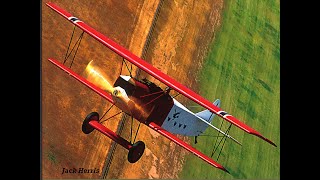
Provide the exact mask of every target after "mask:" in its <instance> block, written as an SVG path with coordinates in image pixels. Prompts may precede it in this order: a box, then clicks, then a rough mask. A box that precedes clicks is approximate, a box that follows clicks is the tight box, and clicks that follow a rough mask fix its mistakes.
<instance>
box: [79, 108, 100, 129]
mask: <svg viewBox="0 0 320 180" xmlns="http://www.w3.org/2000/svg"><path fill="white" fill-rule="evenodd" d="M90 121H99V114H98V113H97V112H91V113H89V114H88V115H87V117H86V118H85V119H84V120H83V123H82V132H84V133H85V134H89V133H91V132H92V131H93V130H94V128H93V127H92V126H91V125H90V124H89V122H90Z"/></svg>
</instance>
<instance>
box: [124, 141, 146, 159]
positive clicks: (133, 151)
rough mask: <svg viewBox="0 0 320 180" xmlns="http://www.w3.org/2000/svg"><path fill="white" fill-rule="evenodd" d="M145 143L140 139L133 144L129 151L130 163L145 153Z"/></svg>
mask: <svg viewBox="0 0 320 180" xmlns="http://www.w3.org/2000/svg"><path fill="white" fill-rule="evenodd" d="M145 147H146V146H145V144H144V142H142V141H138V142H136V143H134V144H133V145H132V147H131V148H130V149H129V153H128V161H129V162H130V163H135V162H137V161H138V160H139V159H140V158H141V156H142V155H143V152H144V149H145Z"/></svg>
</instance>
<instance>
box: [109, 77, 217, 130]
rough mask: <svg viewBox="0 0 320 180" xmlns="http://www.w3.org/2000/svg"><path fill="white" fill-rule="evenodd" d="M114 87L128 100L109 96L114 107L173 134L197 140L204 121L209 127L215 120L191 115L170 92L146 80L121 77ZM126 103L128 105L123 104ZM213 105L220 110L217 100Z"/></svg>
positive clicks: (203, 114) (202, 114)
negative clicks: (195, 137) (194, 137)
mask: <svg viewBox="0 0 320 180" xmlns="http://www.w3.org/2000/svg"><path fill="white" fill-rule="evenodd" d="M113 87H116V88H115V89H116V91H122V93H124V96H126V97H128V98H118V97H117V96H116V95H114V93H112V99H113V100H114V102H115V104H114V105H115V106H117V107H118V108H119V109H121V110H123V111H124V112H126V113H127V114H129V115H130V116H133V118H135V119H137V120H138V121H140V122H141V123H144V124H149V123H150V122H153V123H155V124H157V125H158V126H160V127H162V128H163V129H165V130H167V131H169V132H171V133H174V134H181V135H185V136H199V135H200V134H201V133H203V132H204V131H205V130H206V128H207V127H208V125H207V124H205V123H203V121H207V122H209V123H211V121H212V119H213V117H214V116H215V115H214V114H213V113H211V112H209V111H208V110H205V111H202V112H199V113H193V112H191V111H190V110H189V109H187V108H186V107H185V106H184V105H182V104H181V103H180V102H179V101H177V100H176V99H174V98H173V97H172V96H171V95H169V90H162V89H161V88H160V87H159V86H157V85H155V84H154V83H153V82H150V81H149V80H147V79H142V80H141V81H140V80H138V79H135V78H133V77H130V76H123V75H120V76H119V77H118V79H117V80H116V81H115V83H114V85H113ZM117 93H118V92H117ZM117 93H116V94H117ZM125 99H128V101H127V102H124V101H125ZM214 104H215V105H216V106H218V107H219V106H220V100H216V101H215V103H214Z"/></svg>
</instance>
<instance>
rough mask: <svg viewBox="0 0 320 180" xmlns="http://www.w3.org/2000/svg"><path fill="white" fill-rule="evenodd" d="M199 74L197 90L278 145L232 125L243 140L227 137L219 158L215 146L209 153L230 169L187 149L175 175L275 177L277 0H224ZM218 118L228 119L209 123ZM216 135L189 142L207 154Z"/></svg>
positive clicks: (277, 150) (277, 153)
mask: <svg viewBox="0 0 320 180" xmlns="http://www.w3.org/2000/svg"><path fill="white" fill-rule="evenodd" d="M199 76H200V79H201V81H200V87H201V88H200V89H201V91H200V94H201V95H203V96H204V97H205V98H207V99H209V100H211V101H214V100H215V99H217V98H219V99H221V108H222V109H223V110H225V111H227V112H228V113H229V114H231V115H233V116H234V117H236V118H238V119H239V120H241V121H243V122H244V123H246V124H247V125H249V126H251V127H252V128H254V129H255V130H257V131H259V132H260V133H261V134H262V135H264V136H265V137H267V138H269V139H271V140H272V141H273V142H275V144H276V145H277V146H278V147H274V146H272V145H270V144H269V143H267V142H265V141H263V140H262V139H260V138H258V137H256V136H253V135H250V134H248V133H246V132H244V131H242V130H240V129H238V128H236V127H235V126H232V128H231V130H230V135H231V136H233V137H235V138H236V139H237V140H239V141H240V142H241V143H242V146H240V145H238V144H236V143H234V142H233V141H231V140H230V139H227V140H226V142H225V146H224V148H223V151H222V152H221V154H220V156H219V159H218V152H217V153H215V155H214V156H213V159H215V160H217V159H218V160H217V161H218V162H219V163H220V164H222V165H223V166H224V167H225V168H226V169H228V170H229V171H230V173H231V175H230V174H227V173H225V172H223V171H221V170H218V169H216V168H214V167H212V166H210V165H209V164H207V163H206V162H204V161H202V160H201V159H199V158H197V157H196V156H193V155H191V154H190V155H188V156H187V157H186V163H185V166H184V168H183V170H182V172H181V174H180V176H179V177H180V178H183V179H190V178H195V179H280V0H226V1H225V5H224V12H223V19H222V25H221V27H220V30H219V32H218V33H217V35H216V38H215V40H214V42H212V45H211V51H210V52H209V53H208V56H207V58H206V60H205V63H204V66H203V69H202V72H201V74H199ZM192 105H194V104H192ZM190 106H191V104H190ZM192 110H193V111H199V110H203V109H200V108H192ZM222 122H223V123H224V124H223V126H222V129H223V130H225V129H226V128H227V125H229V123H227V122H226V121H223V120H222V119H221V118H219V117H215V118H214V122H213V124H214V125H215V126H217V127H219V126H220V124H221V123H222ZM204 134H206V135H217V132H216V131H215V130H212V129H207V130H206V132H205V133H204ZM215 140H216V138H212V137H208V136H200V137H198V143H197V144H194V142H193V140H192V142H191V141H190V143H191V145H192V146H194V147H196V148H197V149H199V150H200V151H202V152H204V153H205V154H207V155H209V156H210V155H211V152H212V149H213V146H214V142H215ZM220 147H221V146H220Z"/></svg>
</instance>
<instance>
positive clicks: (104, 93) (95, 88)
mask: <svg viewBox="0 0 320 180" xmlns="http://www.w3.org/2000/svg"><path fill="white" fill-rule="evenodd" d="M48 60H49V61H50V62H52V63H53V64H54V65H56V66H58V67H59V68H60V69H62V70H63V71H65V72H67V73H68V74H69V75H71V76H72V77H74V78H75V79H77V80H78V81H80V82H81V83H83V84H84V85H86V86H87V87H89V88H90V89H92V90H93V91H94V92H96V93H98V94H99V95H100V96H102V97H104V98H105V99H107V100H108V101H110V102H111V103H112V104H114V101H113V99H112V96H111V95H110V94H109V93H107V92H105V91H104V90H102V89H100V88H99V87H97V86H95V85H94V84H92V83H91V82H89V81H88V80H86V79H85V78H83V77H81V76H80V75H78V74H77V73H75V72H74V71H72V70H71V69H70V68H68V67H66V66H64V65H63V64H61V63H60V62H59V61H57V60H55V59H52V58H49V59H48Z"/></svg>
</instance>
